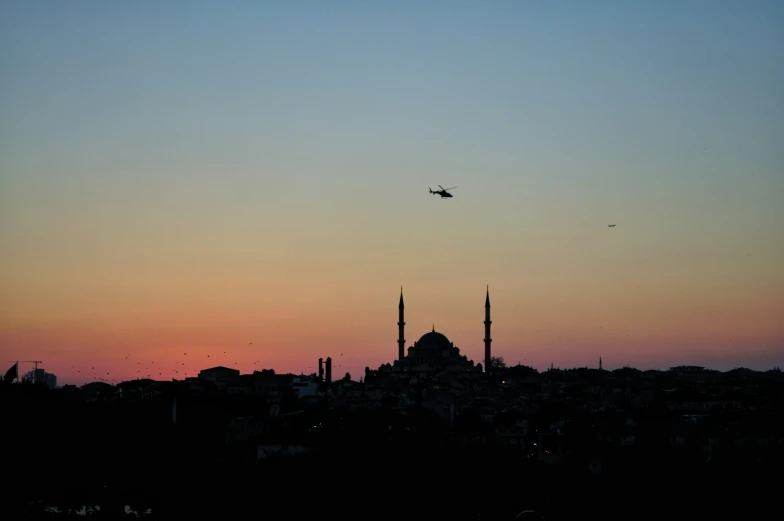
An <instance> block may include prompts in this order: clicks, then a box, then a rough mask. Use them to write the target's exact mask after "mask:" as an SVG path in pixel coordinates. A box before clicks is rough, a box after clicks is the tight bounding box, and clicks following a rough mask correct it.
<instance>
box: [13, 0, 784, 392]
mask: <svg viewBox="0 0 784 521" xmlns="http://www.w3.org/2000/svg"><path fill="white" fill-rule="evenodd" d="M782 27H784V3H781V2H778V1H775V0H771V1H764V0H754V1H751V2H748V1H742V0H737V1H723V0H715V1H707V0H704V1H697V0H686V1H678V2H675V1H660V2H659V1H656V2H654V1H646V2H637V1H620V0H619V1H597V2H583V1H577V0H575V1H571V2H566V1H556V2H544V1H525V2H524V1H503V0H499V1H494V2H479V1H468V0H452V1H438V0H429V1H427V2H418V1H405V0H401V1H397V2H364V1H359V0H357V1H343V0H334V1H330V2H323V1H319V0H313V1H305V0H301V1H292V2H245V1H234V2H217V1H213V2H203V1H184V0H183V1H179V0H172V1H167V2H156V1H152V0H141V1H138V2H120V1H112V0H109V1H97V0H96V1H83V0H75V1H73V2H58V1H55V0H51V1H40V0H27V1H18V0H6V1H4V2H2V3H0V362H3V363H5V364H6V365H8V366H10V365H12V363H13V361H14V360H23V361H24V360H41V361H42V362H43V364H41V367H44V368H45V369H46V370H47V371H49V372H52V373H55V374H56V375H57V376H58V382H59V383H76V384H82V383H85V382H87V381H91V380H94V379H96V378H104V379H107V380H109V381H121V380H124V379H130V378H135V377H139V376H144V377H146V376H147V375H148V374H149V375H151V377H154V378H160V379H168V378H173V377H175V378H181V377H183V376H184V375H185V374H187V375H188V376H195V374H196V372H197V371H198V370H199V369H203V368H207V367H212V366H215V365H226V366H230V367H235V368H237V369H240V370H241V371H242V372H243V373H245V372H251V371H252V370H253V369H261V368H270V367H271V368H275V369H276V371H278V372H294V373H300V372H305V373H311V372H314V371H315V370H316V366H317V360H318V358H319V357H323V358H326V357H328V356H331V357H332V358H333V360H335V362H334V364H335V367H334V372H335V374H336V375H337V376H342V375H343V374H344V372H350V373H351V375H352V376H353V377H355V379H356V378H359V377H360V376H362V372H363V369H364V368H365V367H366V366H369V367H371V368H376V367H378V366H379V365H380V364H383V363H388V362H392V361H393V360H394V358H395V357H396V356H397V342H396V341H397V325H396V323H397V319H398V317H397V305H398V299H399V294H400V288H401V286H402V287H403V292H404V298H405V303H406V310H405V312H406V316H405V320H406V340H407V342H406V345H407V346H408V345H411V344H412V343H413V342H414V341H416V340H417V339H418V338H419V337H420V336H421V335H423V334H424V333H426V332H428V331H430V330H431V328H432V327H435V329H436V330H437V331H440V332H442V333H444V334H445V335H446V336H447V337H448V338H449V339H450V340H451V341H452V342H454V343H455V345H456V346H458V347H460V349H461V352H462V353H463V354H465V355H467V356H468V357H469V358H471V359H473V360H475V361H476V362H481V361H482V357H483V343H482V339H483V336H484V326H483V324H482V321H483V320H484V300H485V291H486V287H487V286H488V285H489V291H490V299H491V304H492V320H493V325H492V337H493V344H492V345H493V354H494V355H496V356H502V357H503V358H504V359H505V360H506V361H507V363H512V364H515V363H518V362H519V363H523V364H526V365H530V366H533V367H536V368H538V369H545V368H547V367H549V366H550V364H551V363H552V364H553V365H554V366H556V367H562V368H568V367H578V366H597V365H598V359H599V356H601V357H602V359H603V362H604V367H605V368H609V369H612V368H616V367H621V366H624V365H631V366H634V367H639V368H643V369H647V368H667V367H670V366H674V365H680V364H692V365H701V366H707V367H712V368H716V369H721V370H726V369H730V368H733V367H737V366H744V367H751V368H755V369H769V368H772V367H774V366H777V365H784V236H782V234H781V229H782V225H784V204H782V203H781V200H782V194H784V146H782V143H784V139H783V138H784V31H782V29H781V28H782ZM437 185H443V186H444V187H447V188H448V187H452V186H457V188H456V189H454V190H453V191H452V193H453V194H454V197H453V198H452V199H443V200H442V199H441V198H440V197H438V196H434V195H430V194H429V193H428V191H427V188H428V187H433V188H435V187H436V186H437ZM608 224H616V226H615V227H613V228H609V227H608ZM31 368H32V364H31V363H27V362H25V363H21V364H20V371H22V372H23V371H27V370H29V369H31ZM3 370H4V369H3ZM175 371H177V372H175Z"/></svg>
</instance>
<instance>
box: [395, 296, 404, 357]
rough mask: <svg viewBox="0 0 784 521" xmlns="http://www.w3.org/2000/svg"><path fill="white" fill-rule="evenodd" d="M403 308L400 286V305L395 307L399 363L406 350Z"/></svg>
mask: <svg viewBox="0 0 784 521" xmlns="http://www.w3.org/2000/svg"><path fill="white" fill-rule="evenodd" d="M404 309H405V306H404V305H403V286H400V304H398V306H397V313H398V318H397V359H398V360H400V361H401V362H402V361H403V358H405V357H406V353H405V349H406V338H405V337H406V335H405V329H406V322H405V320H404V319H403V311H404Z"/></svg>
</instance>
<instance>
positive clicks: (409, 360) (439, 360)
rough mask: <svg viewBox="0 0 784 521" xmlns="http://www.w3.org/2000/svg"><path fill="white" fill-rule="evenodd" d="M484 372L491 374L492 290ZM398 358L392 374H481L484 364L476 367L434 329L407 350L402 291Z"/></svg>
mask: <svg viewBox="0 0 784 521" xmlns="http://www.w3.org/2000/svg"><path fill="white" fill-rule="evenodd" d="M484 324H485V339H484V342H485V371H488V370H489V363H490V358H491V349H490V342H492V339H491V338H490V324H491V321H490V289H489V288H488V290H487V294H486V296H485V322H484ZM397 325H398V340H397V345H398V356H397V360H395V363H394V365H393V366H392V370H393V371H395V372H403V373H413V374H420V375H425V374H438V373H441V372H443V371H449V372H462V373H481V372H482V364H475V363H474V361H473V360H469V359H468V357H466V356H465V355H461V354H460V349H459V348H458V347H457V346H455V345H454V343H453V342H450V340H449V339H448V338H447V337H446V335H444V334H443V333H440V332H438V331H436V329H435V324H434V325H433V329H432V330H431V331H430V332H428V333H425V334H424V335H422V336H421V337H420V338H419V340H418V341H416V342H414V344H413V345H412V346H409V348H408V350H407V351H406V350H405V349H404V346H405V343H406V338H405V325H406V322H405V304H404V303H403V288H401V289H400V303H399V304H398V322H397Z"/></svg>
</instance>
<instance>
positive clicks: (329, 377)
mask: <svg viewBox="0 0 784 521" xmlns="http://www.w3.org/2000/svg"><path fill="white" fill-rule="evenodd" d="M331 382H332V357H329V356H328V357H327V383H331Z"/></svg>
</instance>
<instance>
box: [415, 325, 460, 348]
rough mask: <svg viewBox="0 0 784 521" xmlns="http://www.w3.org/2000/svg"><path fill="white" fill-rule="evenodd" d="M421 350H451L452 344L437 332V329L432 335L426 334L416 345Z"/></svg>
mask: <svg viewBox="0 0 784 521" xmlns="http://www.w3.org/2000/svg"><path fill="white" fill-rule="evenodd" d="M416 347H418V348H419V349H451V348H452V343H451V342H449V339H448V338H447V337H446V336H444V335H442V334H441V333H439V332H437V331H436V330H435V329H434V330H433V331H431V332H430V333H425V334H424V335H422V337H421V338H420V339H419V342H417V343H416Z"/></svg>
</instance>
